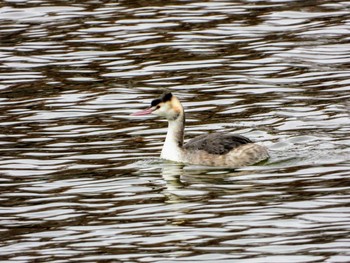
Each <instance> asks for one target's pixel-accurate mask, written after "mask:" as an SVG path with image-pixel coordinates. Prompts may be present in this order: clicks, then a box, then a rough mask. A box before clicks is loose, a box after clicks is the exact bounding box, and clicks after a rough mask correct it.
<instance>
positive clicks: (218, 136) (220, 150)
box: [184, 132, 253, 155]
mask: <svg viewBox="0 0 350 263" xmlns="http://www.w3.org/2000/svg"><path fill="white" fill-rule="evenodd" d="M248 143H253V142H252V141H251V140H250V139H248V138H246V137H244V136H242V135H238V134H228V133H221V132H217V133H210V134H204V135H200V136H197V137H195V138H193V139H192V140H190V141H189V142H187V143H186V144H185V145H184V148H185V149H186V150H189V151H199V150H202V151H206V152H207V153H209V154H219V155H222V154H227V153H228V152H230V151H231V150H233V149H235V148H237V147H239V146H241V145H244V144H248Z"/></svg>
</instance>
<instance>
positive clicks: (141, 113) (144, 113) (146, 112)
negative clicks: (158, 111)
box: [131, 108, 153, 116]
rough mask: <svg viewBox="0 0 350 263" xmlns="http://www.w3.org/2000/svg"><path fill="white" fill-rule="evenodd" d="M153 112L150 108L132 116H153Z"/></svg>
mask: <svg viewBox="0 0 350 263" xmlns="http://www.w3.org/2000/svg"><path fill="white" fill-rule="evenodd" d="M152 112H153V109H152V108H148V109H145V110H141V111H137V112H134V113H132V114H131V116H142V115H148V114H151V113H152Z"/></svg>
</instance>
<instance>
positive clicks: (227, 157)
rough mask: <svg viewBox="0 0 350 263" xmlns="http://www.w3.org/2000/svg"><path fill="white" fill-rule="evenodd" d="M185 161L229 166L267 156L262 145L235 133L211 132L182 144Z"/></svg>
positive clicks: (241, 164)
mask: <svg viewBox="0 0 350 263" xmlns="http://www.w3.org/2000/svg"><path fill="white" fill-rule="evenodd" d="M183 149H184V159H185V161H187V162H189V163H193V164H202V165H214V166H230V167H234V168H238V167H242V166H246V165H252V164H254V163H258V162H260V161H263V160H265V159H267V158H268V157H269V155H268V152H267V149H266V148H265V147H264V146H261V145H258V144H255V143H253V142H252V141H251V140H250V139H248V138H246V137H244V136H242V135H237V134H227V133H211V134H205V135H200V136H198V137H195V138H193V139H192V140H190V141H189V142H188V143H186V144H185V145H184V146H183Z"/></svg>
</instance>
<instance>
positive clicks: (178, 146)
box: [161, 113, 185, 162]
mask: <svg viewBox="0 0 350 263" xmlns="http://www.w3.org/2000/svg"><path fill="white" fill-rule="evenodd" d="M168 123H169V124H168V132H167V135H166V138H165V142H164V145H163V149H162V153H161V158H163V159H167V160H171V161H175V162H182V161H183V157H182V155H183V150H182V145H183V141H184V125H185V116H184V114H183V113H182V114H180V115H179V117H178V118H177V119H176V120H170V121H168Z"/></svg>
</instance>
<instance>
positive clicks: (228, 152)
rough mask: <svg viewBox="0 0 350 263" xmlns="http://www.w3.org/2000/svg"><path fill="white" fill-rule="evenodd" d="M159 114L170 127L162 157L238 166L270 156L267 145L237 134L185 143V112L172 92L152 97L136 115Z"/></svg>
mask: <svg viewBox="0 0 350 263" xmlns="http://www.w3.org/2000/svg"><path fill="white" fill-rule="evenodd" d="M151 113H154V114H157V115H159V116H163V117H165V118H167V120H168V123H169V126H168V132H167V135H166V139H165V142H164V145H163V149H162V153H161V158H163V159H167V160H171V161H175V162H182V163H191V164H198V165H209V166H227V167H232V168H238V167H242V166H247V165H252V164H255V163H258V162H260V161H263V160H266V159H267V158H268V157H269V154H268V151H267V149H266V148H265V147H264V146H261V145H259V144H255V143H253V142H252V141H251V140H250V139H248V138H246V137H244V136H242V135H236V134H227V133H222V132H218V133H210V134H204V135H200V136H197V137H195V138H193V139H191V140H190V141H188V142H187V143H186V144H184V143H183V142H184V126H185V113H184V110H183V107H182V105H181V103H180V101H179V100H178V99H177V98H176V97H175V96H173V95H172V94H171V93H166V94H163V95H162V97H161V98H160V99H157V100H153V101H152V104H151V108H149V109H146V110H144V111H141V112H137V113H135V114H133V115H146V114H151Z"/></svg>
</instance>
